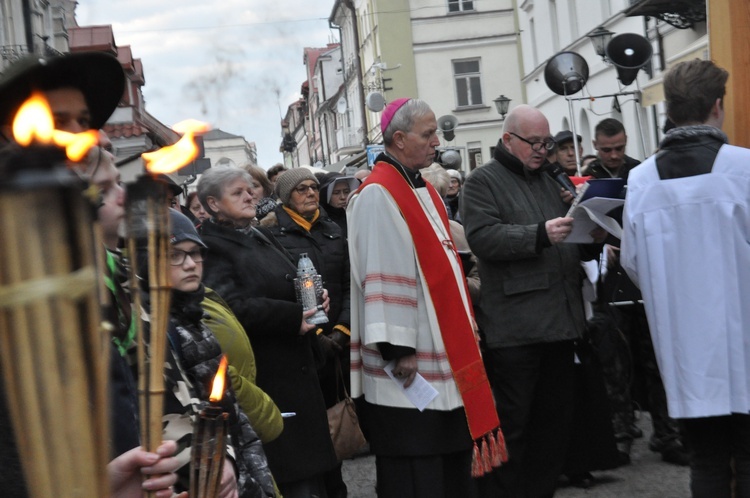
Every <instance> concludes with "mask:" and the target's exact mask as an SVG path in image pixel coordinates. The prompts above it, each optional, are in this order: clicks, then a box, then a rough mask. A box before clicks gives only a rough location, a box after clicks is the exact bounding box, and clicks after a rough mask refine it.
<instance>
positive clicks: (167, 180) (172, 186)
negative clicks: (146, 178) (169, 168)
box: [153, 173, 183, 197]
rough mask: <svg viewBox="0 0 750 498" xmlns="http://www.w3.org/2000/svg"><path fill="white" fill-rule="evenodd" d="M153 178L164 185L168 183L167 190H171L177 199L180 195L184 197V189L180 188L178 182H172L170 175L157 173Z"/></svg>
mask: <svg viewBox="0 0 750 498" xmlns="http://www.w3.org/2000/svg"><path fill="white" fill-rule="evenodd" d="M153 176H154V178H156V179H157V180H161V181H163V182H164V183H166V184H167V188H168V189H169V190H170V192H172V193H173V194H174V195H175V197H177V196H178V195H182V194H183V192H182V187H180V186H179V185H177V182H175V181H174V180H172V177H171V176H169V175H167V174H165V173H157V174H155V175H153Z"/></svg>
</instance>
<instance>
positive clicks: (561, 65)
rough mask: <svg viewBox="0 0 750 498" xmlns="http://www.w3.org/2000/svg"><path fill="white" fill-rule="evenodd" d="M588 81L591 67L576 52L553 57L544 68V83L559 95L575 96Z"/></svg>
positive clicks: (561, 53)
mask: <svg viewBox="0 0 750 498" xmlns="http://www.w3.org/2000/svg"><path fill="white" fill-rule="evenodd" d="M588 79H589V65H588V64H586V59H584V58H583V57H581V56H580V55H579V54H577V53H575V52H560V53H559V54H556V55H554V56H552V58H551V59H550V60H549V62H548V63H547V66H546V67H545V68H544V82H545V83H547V87H548V88H549V89H550V90H552V91H553V92H555V93H556V94H558V95H573V94H574V93H577V92H579V91H581V89H582V88H583V85H585V84H586V80H588Z"/></svg>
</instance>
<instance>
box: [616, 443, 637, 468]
mask: <svg viewBox="0 0 750 498" xmlns="http://www.w3.org/2000/svg"><path fill="white" fill-rule="evenodd" d="M615 444H616V446H617V456H618V460H619V461H618V464H619V465H618V466H623V465H629V464H630V447H631V446H632V445H633V441H632V440H630V439H623V440H620V441H617V442H616V443H615Z"/></svg>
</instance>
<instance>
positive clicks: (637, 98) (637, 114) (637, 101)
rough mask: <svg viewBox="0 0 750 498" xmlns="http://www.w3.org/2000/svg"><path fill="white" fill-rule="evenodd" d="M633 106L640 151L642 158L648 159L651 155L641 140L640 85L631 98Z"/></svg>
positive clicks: (643, 140) (642, 139)
mask: <svg viewBox="0 0 750 498" xmlns="http://www.w3.org/2000/svg"><path fill="white" fill-rule="evenodd" d="M633 105H634V106H635V119H636V120H637V121H638V136H639V137H640V139H641V149H642V150H643V158H644V159H645V158H647V157H649V156H650V155H651V154H649V152H648V151H647V150H646V140H645V139H644V138H643V124H642V123H641V110H640V109H639V107H640V106H641V92H640V85H638V93H636V94H635V97H634V98H633Z"/></svg>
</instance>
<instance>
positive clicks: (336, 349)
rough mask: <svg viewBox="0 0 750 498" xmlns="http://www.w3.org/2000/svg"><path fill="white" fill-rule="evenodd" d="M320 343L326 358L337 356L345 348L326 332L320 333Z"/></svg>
mask: <svg viewBox="0 0 750 498" xmlns="http://www.w3.org/2000/svg"><path fill="white" fill-rule="evenodd" d="M318 344H319V345H320V349H321V351H322V352H323V356H325V357H326V358H335V357H336V356H338V355H339V353H341V351H342V350H343V348H342V347H341V345H340V344H339V343H338V342H336V341H335V340H333V339H332V338H331V337H328V336H327V335H325V334H318Z"/></svg>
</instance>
